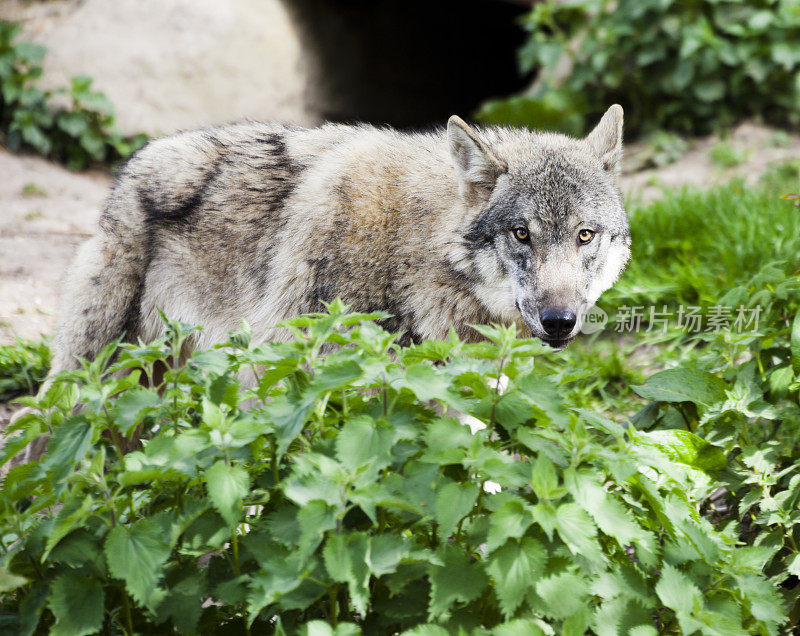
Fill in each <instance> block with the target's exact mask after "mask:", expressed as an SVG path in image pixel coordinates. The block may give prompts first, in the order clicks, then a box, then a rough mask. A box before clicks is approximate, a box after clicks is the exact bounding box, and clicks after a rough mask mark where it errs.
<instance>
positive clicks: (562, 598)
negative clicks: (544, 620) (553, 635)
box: [536, 572, 589, 619]
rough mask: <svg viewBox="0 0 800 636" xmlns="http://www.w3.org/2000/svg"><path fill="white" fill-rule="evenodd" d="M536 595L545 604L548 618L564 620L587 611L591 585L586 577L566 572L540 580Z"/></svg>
mask: <svg viewBox="0 0 800 636" xmlns="http://www.w3.org/2000/svg"><path fill="white" fill-rule="evenodd" d="M536 593H537V594H538V595H539V596H540V597H541V598H542V600H543V601H544V602H545V607H544V609H543V611H544V613H545V614H546V615H547V616H551V617H553V618H558V619H564V618H569V617H571V616H573V615H575V614H578V613H579V612H582V611H586V609H587V608H586V602H587V598H588V596H589V585H588V583H587V581H586V577H585V576H579V575H577V574H572V573H570V572H564V573H562V574H556V575H554V576H548V577H546V578H543V579H540V580H539V581H538V582H537V583H536Z"/></svg>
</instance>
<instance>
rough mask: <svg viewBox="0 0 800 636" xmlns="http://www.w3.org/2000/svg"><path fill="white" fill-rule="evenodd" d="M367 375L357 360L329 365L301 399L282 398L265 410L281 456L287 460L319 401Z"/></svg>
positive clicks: (284, 396)
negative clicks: (289, 449)
mask: <svg viewBox="0 0 800 636" xmlns="http://www.w3.org/2000/svg"><path fill="white" fill-rule="evenodd" d="M362 375H363V370H362V369H361V366H360V365H359V364H358V363H357V362H355V361H354V360H347V361H344V362H338V363H334V364H329V365H328V366H326V367H323V368H322V369H320V370H319V371H318V373H317V375H315V376H314V379H313V380H312V382H311V383H310V384H309V385H308V386H307V387H306V389H305V390H304V391H303V392H302V393H301V394H300V395H299V396H295V395H289V394H284V395H279V396H278V397H277V398H275V399H274V400H273V401H272V402H270V403H268V404H267V405H266V407H265V408H264V411H265V412H266V414H267V416H268V417H269V418H270V419H271V420H272V422H273V423H274V424H275V429H276V431H277V437H278V455H279V456H283V454H284V453H285V452H286V449H287V448H288V447H289V444H290V443H291V442H292V440H293V439H294V438H295V437H297V436H298V435H299V434H300V432H301V431H302V430H303V426H304V425H305V423H306V420H307V419H308V416H309V413H310V412H311V409H312V407H313V406H314V403H315V400H316V399H317V398H319V397H320V396H322V395H324V394H325V393H328V392H329V391H333V390H334V389H338V388H341V387H343V386H347V385H349V384H350V383H352V382H353V381H355V380H357V379H358V378H360V377H361V376H362Z"/></svg>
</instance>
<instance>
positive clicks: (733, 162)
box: [708, 139, 747, 168]
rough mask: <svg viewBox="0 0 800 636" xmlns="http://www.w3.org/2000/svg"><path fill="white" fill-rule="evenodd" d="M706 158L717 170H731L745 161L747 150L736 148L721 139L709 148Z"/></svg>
mask: <svg viewBox="0 0 800 636" xmlns="http://www.w3.org/2000/svg"><path fill="white" fill-rule="evenodd" d="M708 156H709V157H710V158H711V161H712V163H713V164H714V165H715V166H717V167H719V168H733V167H735V166H740V165H741V164H743V163H744V162H745V161H747V150H746V149H744V148H736V147H734V146H733V144H731V142H730V141H728V140H724V139H723V140H720V141H718V142H717V143H715V144H714V145H713V146H712V147H711V150H709V151H708Z"/></svg>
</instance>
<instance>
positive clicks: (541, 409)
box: [517, 373, 569, 428]
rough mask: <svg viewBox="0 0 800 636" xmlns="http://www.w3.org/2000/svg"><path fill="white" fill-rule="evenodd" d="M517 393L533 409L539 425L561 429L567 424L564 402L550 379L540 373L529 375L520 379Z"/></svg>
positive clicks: (567, 417) (567, 416)
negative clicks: (549, 425)
mask: <svg viewBox="0 0 800 636" xmlns="http://www.w3.org/2000/svg"><path fill="white" fill-rule="evenodd" d="M517 391H518V392H519V394H520V396H522V397H523V398H524V399H525V400H526V401H527V402H528V403H529V404H531V405H532V406H533V407H534V408H535V411H536V414H537V416H538V417H539V419H540V420H541V421H540V424H551V425H553V426H556V427H558V428H561V427H564V426H566V425H567V424H568V423H569V415H568V413H567V410H566V409H565V408H564V401H563V399H562V397H561V394H560V393H559V392H558V387H557V386H556V384H555V382H553V380H552V379H551V378H550V377H548V376H546V375H543V374H541V373H529V374H528V375H526V376H525V377H524V378H522V380H521V381H520V383H519V385H518V386H517Z"/></svg>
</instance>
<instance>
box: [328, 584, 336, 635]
mask: <svg viewBox="0 0 800 636" xmlns="http://www.w3.org/2000/svg"><path fill="white" fill-rule="evenodd" d="M338 596H339V584H338V583H337V584H336V585H334V586H333V587H332V588H330V589H329V590H328V598H329V602H330V604H331V624H332V625H333V628H334V629H336V626H337V625H338V624H339V603H338Z"/></svg>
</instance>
